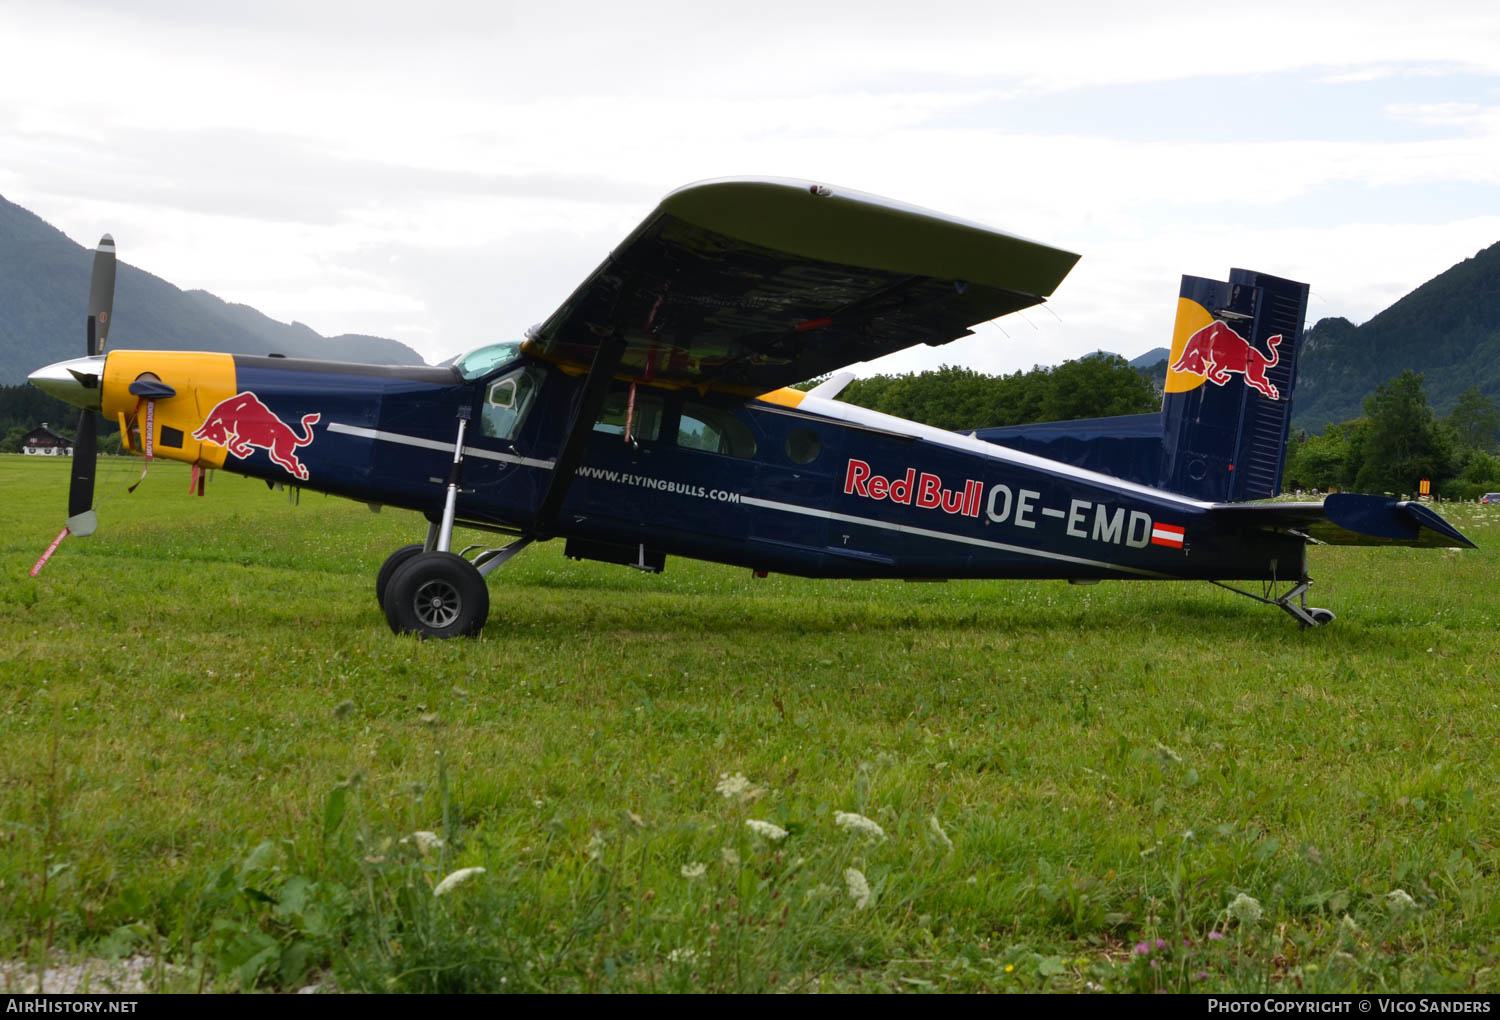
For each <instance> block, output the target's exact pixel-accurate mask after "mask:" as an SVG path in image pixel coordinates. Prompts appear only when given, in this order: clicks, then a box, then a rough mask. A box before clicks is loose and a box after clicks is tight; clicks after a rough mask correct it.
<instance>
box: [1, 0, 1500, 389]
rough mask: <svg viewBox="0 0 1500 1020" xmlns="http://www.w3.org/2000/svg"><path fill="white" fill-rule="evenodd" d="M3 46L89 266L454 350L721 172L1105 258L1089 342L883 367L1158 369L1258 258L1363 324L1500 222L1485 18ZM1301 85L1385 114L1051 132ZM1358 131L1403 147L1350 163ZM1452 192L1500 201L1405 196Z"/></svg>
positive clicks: (265, 10) (1058, 307)
mask: <svg viewBox="0 0 1500 1020" xmlns="http://www.w3.org/2000/svg"><path fill="white" fill-rule="evenodd" d="M0 40H3V42H0V58H3V59H0V147H3V149H4V151H5V152H6V160H5V166H4V167H0V187H3V189H4V193H5V195H6V197H7V198H10V199H11V200H13V201H17V202H19V203H21V204H22V205H25V206H26V207H28V208H30V209H32V210H33V211H35V212H37V213H38V214H39V215H42V216H43V217H44V218H46V219H48V220H50V221H51V222H53V223H54V224H55V225H57V226H59V227H60V228H62V229H63V230H65V231H67V232H68V233H70V234H71V235H72V236H73V237H74V238H75V239H76V240H79V241H80V242H81V243H85V244H89V243H92V241H93V240H94V239H95V238H96V237H97V236H98V234H100V233H102V232H103V231H104V230H110V231H112V232H113V233H114V234H115V235H116V237H117V238H118V240H119V241H120V244H121V254H122V257H123V258H124V259H125V260H126V261H128V262H131V263H133V264H136V265H139V266H141V267H143V268H146V269H148V270H149V271H151V272H154V273H156V274H157V275H160V276H162V277H164V278H166V279H168V280H170V281H171V282H173V283H176V284H178V285H179V286H183V287H185V288H190V287H201V288H204V289H208V290H211V291H213V292H214V293H216V294H219V295H220V296H221V297H224V298H225V299H227V300H232V301H240V302H246V303H250V304H254V305H256V306H257V307H259V308H260V309H261V310H262V311H264V312H266V313H267V314H269V315H272V316H273V317H276V318H279V319H283V320H291V319H297V320H300V321H304V322H307V323H308V324H309V325H311V326H313V328H315V329H317V330H319V331H320V332H323V333H341V332H368V333H376V334H381V335H386V336H394V337H396V338H397V339H402V340H405V341H407V342H410V343H412V344H414V345H416V346H418V347H419V349H420V350H422V351H423V353H424V354H426V355H428V356H429V357H430V358H436V357H438V356H441V355H446V354H451V353H453V352H454V351H455V350H457V349H459V348H462V347H466V346H469V345H470V344H472V343H476V342H479V341H481V340H485V339H490V338H494V337H497V336H506V335H510V336H514V335H517V334H518V333H519V332H520V331H521V330H522V329H524V328H525V327H526V326H527V325H529V324H530V323H532V322H534V321H536V320H538V319H541V318H543V317H544V316H545V315H546V314H547V313H548V312H550V311H551V309H552V308H553V307H555V305H556V303H557V302H559V301H561V300H562V299H563V298H564V297H565V296H566V295H567V294H568V293H569V292H570V291H571V290H572V288H573V286H574V285H575V284H576V283H577V282H578V281H579V280H580V279H582V277H583V275H584V274H586V273H587V272H588V271H589V270H590V269H592V267H593V266H594V265H595V264H597V262H598V261H599V260H600V259H601V258H602V257H603V256H604V255H605V254H606V253H607V252H608V251H609V249H610V248H611V247H612V246H613V245H614V244H616V243H617V242H618V241H619V240H620V239H621V238H623V237H624V236H625V234H627V233H628V232H629V231H630V229H631V228H632V227H633V226H634V225H635V223H636V222H638V221H639V219H640V218H641V217H643V216H644V215H645V214H646V213H647V212H648V211H649V210H650V208H651V206H652V204H653V202H654V201H655V199H656V197H658V196H659V195H661V194H663V193H665V192H666V191H668V190H669V189H671V188H672V187H675V186H677V185H679V184H682V183H685V182H687V181H690V180H696V179H702V178H707V177H717V176H725V175H736V174H771V175H782V176H785V175H795V176H800V177H806V178H810V179H816V180H824V181H828V182H831V183H835V184H842V185H845V186H849V187H855V188H858V189H860V190H864V191H871V192H875V193H878V194H885V195H889V196H891V197H893V198H898V199H902V200H906V201H910V202H913V203H916V204H919V205H924V206H928V207H931V208H935V209H940V210H943V211H945V212H950V213H953V214H955V215H959V216H962V217H965V218H968V219H973V220H978V221H980V222H985V223H989V224H992V225H994V226H997V227H1000V228H1002V229H1005V230H1009V231H1012V232H1015V233H1019V234H1022V235H1025V236H1031V237H1036V238H1038V239H1040V240H1043V241H1046V242H1048V243H1053V244H1057V245H1059V246H1061V247H1066V248H1069V249H1071V250H1074V251H1078V252H1080V253H1081V254H1082V255H1083V256H1084V259H1083V261H1082V262H1081V263H1080V265H1079V267H1078V268H1077V269H1076V270H1075V271H1074V274H1073V277H1072V278H1071V279H1070V280H1068V281H1067V282H1065V283H1064V284H1063V286H1062V288H1061V289H1060V290H1059V291H1058V294H1057V296H1056V299H1055V301H1054V304H1053V308H1054V310H1055V311H1056V313H1057V315H1058V316H1060V317H1061V319H1062V322H1058V321H1057V319H1056V318H1054V317H1053V316H1052V315H1051V314H1050V313H1048V312H1047V311H1036V312H1033V313H1028V315H1029V317H1030V320H1031V323H1032V324H1034V325H1032V324H1028V323H1027V322H1026V321H1025V320H1022V319H1019V318H1016V319H1012V320H1006V321H1005V322H1004V323H1003V324H1002V325H1003V328H1004V330H1005V331H1006V332H1008V333H1009V334H1010V335H1011V338H1012V339H1010V340H1007V339H1006V337H1005V336H1004V335H1003V334H1002V333H1001V332H1000V330H999V329H996V328H994V327H989V326H986V327H982V329H981V334H980V336H979V337H976V338H974V339H972V340H968V341H962V342H960V343H958V344H954V345H950V346H948V347H944V348H939V349H937V350H931V349H926V348H923V349H921V350H919V351H916V352H908V353H906V354H901V355H896V356H894V357H893V359H887V361H886V362H883V363H882V366H884V365H899V366H904V367H923V366H926V365H935V364H937V363H938V362H940V361H950V362H964V363H970V364H974V365H975V366H976V367H981V368H986V369H989V370H1001V369H1004V370H1013V369H1017V368H1026V367H1029V366H1030V365H1031V364H1032V363H1034V362H1038V361H1041V362H1050V361H1055V360H1057V359H1058V358H1060V357H1064V356H1076V355H1077V354H1082V353H1086V352H1087V351H1090V350H1093V349H1096V348H1098V347H1101V346H1102V347H1106V348H1109V349H1114V350H1119V351H1120V352H1121V353H1125V354H1127V355H1134V354H1136V353H1139V352H1140V351H1143V350H1145V349H1146V348H1148V347H1151V346H1154V345H1156V344H1158V343H1161V342H1162V341H1163V340H1164V338H1165V336H1166V335H1167V332H1168V331H1169V330H1170V315H1171V308H1172V302H1173V298H1174V297H1175V294H1176V289H1177V276H1178V274H1179V273H1181V272H1193V273H1197V274H1200V275H1210V276H1222V274H1223V273H1224V271H1225V270H1226V269H1227V268H1228V267H1229V266H1230V265H1243V266H1246V267H1247V268H1260V269H1265V270H1267V271H1270V272H1276V273H1278V274H1281V275H1287V276H1292V277H1294V278H1305V279H1308V280H1310V281H1311V282H1312V284H1313V288H1314V292H1315V294H1317V295H1319V298H1315V300H1314V308H1313V313H1314V317H1317V316H1318V315H1322V314H1344V315H1347V316H1349V317H1350V318H1353V319H1356V320H1359V319H1363V318H1366V317H1368V316H1369V315H1370V314H1373V313H1374V312H1375V311H1378V310H1379V308H1380V307H1383V304H1384V303H1388V302H1389V301H1390V300H1392V299H1393V298H1395V297H1398V296H1400V294H1402V293H1405V292H1406V291H1407V290H1409V289H1410V288H1411V287H1412V286H1415V285H1416V284H1418V283H1420V282H1422V281H1423V280H1425V279H1427V278H1429V277H1430V276H1431V275H1433V274H1435V273H1436V272H1439V271H1441V270H1442V269H1443V268H1446V266H1448V265H1449V264H1451V263H1452V262H1454V261H1456V260H1457V259H1459V258H1462V257H1464V256H1466V255H1469V254H1472V253H1473V251H1474V250H1475V249H1477V248H1478V247H1481V246H1483V245H1484V244H1487V243H1490V242H1492V241H1494V240H1496V239H1497V235H1500V229H1497V228H1500V225H1497V224H1496V223H1495V222H1494V220H1493V218H1488V217H1484V216H1483V215H1481V213H1482V212H1483V208H1485V207H1487V208H1495V207H1496V204H1495V202H1494V201H1493V199H1494V198H1495V197H1500V196H1496V195H1492V194H1490V193H1489V192H1487V191H1485V190H1483V189H1494V188H1500V117H1497V114H1496V110H1497V107H1500V102H1497V93H1500V9H1497V10H1492V9H1491V8H1490V7H1487V6H1483V5H1477V4H1471V3H1435V4H1426V5H1423V6H1422V7H1421V8H1420V9H1413V8H1411V7H1410V5H1408V4H1404V3H1376V4H1369V3H1365V4H1360V5H1358V6H1357V7H1348V8H1343V7H1339V6H1336V5H1315V6H1313V7H1312V8H1311V9H1307V8H1305V7H1304V5H1302V4H1300V3H1298V4H1292V3H1285V4H1283V3H1279V2H1278V3H1259V4H1257V7H1256V16H1255V17H1253V18H1247V17H1244V16H1243V14H1242V12H1237V11H1233V10H1229V9H1223V8H1213V7H1205V5H1202V4H1201V3H1193V4H1187V3H1182V4H1175V3H1174V4H1151V5H1145V6H1144V7H1143V6H1141V5H1135V6H1128V5H1127V6H1122V5H1118V4H1112V3H1102V2H1101V3H1072V4H1063V5H1050V6H1048V5H1042V6H1036V5H1034V6H1032V7H1031V8H1027V9H1025V10H1021V11H1017V10H1014V9H1009V8H1005V9H1002V8H999V7H996V6H994V5H993V4H987V3H943V2H938V3H930V4H926V5H923V7H922V9H921V11H920V12H915V11H914V10H913V9H912V8H911V7H910V6H909V5H900V6H897V5H890V6H882V5H869V4H867V3H864V4H853V3H844V2H833V3H824V4H817V5H804V4H793V3H762V4H756V5H752V6H745V7H723V6H721V5H703V4H691V3H686V2H683V3H670V4H668V3H653V4H644V5H627V6H618V5H609V6H606V5H603V4H558V5H537V4H519V3H502V4H478V3H456V2H444V3H437V4H433V5H426V6H424V7H423V8H422V12H421V13H420V15H418V14H417V13H416V12H415V11H414V9H413V8H411V7H410V5H409V4H397V3H394V2H386V0H379V2H373V3H371V2H359V3H353V2H347V3H346V2H325V3H318V4H304V3H301V2H295V3H293V2H290V0H288V2H282V0H276V2H271V3H262V4H254V5H242V6H240V7H237V8H222V7H221V6H220V5H205V4H200V3H190V2H187V0H146V2H144V3H139V4H133V5H130V6H129V7H121V6H119V5H116V4H106V3H102V2H101V3H94V2H76V0H75V2H63V3H46V4H41V3H32V2H27V0H21V2H14V0H13V2H11V3H9V4H7V5H5V7H4V8H3V9H0ZM1288 69H1301V70H1303V71H1305V72H1306V74H1307V76H1308V77H1307V81H1308V82H1309V85H1308V88H1312V87H1318V88H1321V89H1324V90H1326V91H1327V92H1328V93H1329V95H1332V96H1333V97H1334V99H1332V100H1329V101H1330V102H1345V103H1348V104H1350V105H1349V106H1348V107H1347V109H1348V111H1349V114H1350V116H1349V117H1348V118H1347V119H1346V118H1339V119H1338V120H1337V122H1335V123H1330V124H1329V130H1328V132H1327V134H1326V136H1324V137H1319V136H1318V135H1317V133H1316V132H1313V133H1312V134H1311V136H1309V133H1308V132H1307V131H1306V130H1304V131H1303V132H1302V133H1301V134H1293V133H1290V132H1288V133H1285V134H1283V135H1282V136H1276V135H1275V134H1274V129H1275V126H1276V124H1277V123H1278V122H1280V121H1286V122H1291V121H1294V120H1297V118H1298V114H1299V113H1300V112H1301V111H1299V110H1298V109H1297V108H1296V105H1295V103H1296V101H1295V99H1292V100H1287V99H1285V98H1284V96H1283V97H1282V98H1278V99H1277V100H1276V102H1277V103H1284V104H1286V105H1284V106H1273V107H1270V108H1266V109H1242V108H1238V107H1235V108H1226V109H1224V110H1223V112H1222V115H1221V116H1222V121H1223V122H1225V123H1233V122H1234V119H1235V118H1254V123H1255V125H1256V127H1257V129H1258V130H1259V131H1260V132H1261V134H1260V135H1258V136H1257V140H1256V141H1255V142H1254V144H1249V143H1246V142H1244V141H1240V140H1237V139H1235V138H1234V136H1233V133H1232V132H1228V133H1224V134H1220V135H1215V136H1213V137H1214V138H1225V137H1227V139H1228V140H1207V139H1199V138H1196V137H1195V136H1194V133H1193V131H1192V125H1191V124H1189V125H1187V129H1186V130H1184V131H1181V132H1179V133H1178V136H1177V137H1175V138H1174V137H1164V135H1163V132H1162V131H1161V130H1160V128H1161V125H1163V124H1172V123H1173V122H1174V118H1176V117H1178V116H1179V114H1178V111H1177V109H1176V107H1175V106H1174V105H1173V102H1172V99H1171V95H1172V94H1171V93H1168V94H1164V96H1163V98H1161V99H1159V100H1158V101H1159V102H1160V103H1161V106H1160V107H1152V108H1149V109H1140V110H1133V109H1132V110H1126V111H1125V112H1124V113H1125V116H1124V119H1121V120H1119V121H1116V122H1113V123H1111V124H1110V125H1109V126H1110V127H1111V128H1112V130H1109V131H1102V130H1100V129H1099V124H1098V122H1097V119H1096V120H1094V121H1089V120H1079V121H1073V120H1070V119H1069V118H1068V115H1067V114H1066V112H1060V113H1058V114H1056V115H1055V116H1053V117H1050V118H1049V119H1048V120H1046V121H1045V126H1040V127H1039V126H1037V124H1036V123H1028V122H1025V121H1024V119H1023V118H1019V117H1018V116H1016V115H1018V114H1021V113H1025V112H1027V111H1028V110H1029V109H1030V108H1031V107H1030V105H1029V104H1033V103H1038V102H1041V101H1042V100H1043V99H1045V98H1046V97H1056V96H1058V95H1061V94H1065V90H1068V89H1075V88H1079V87H1081V86H1085V85H1087V86H1101V85H1110V86H1123V85H1125V84H1126V83H1132V82H1169V83H1177V84H1174V85H1173V86H1172V87H1173V88H1174V89H1178V90H1179V91H1178V92H1177V93H1176V94H1177V95H1182V96H1184V97H1186V96H1188V95H1190V94H1191V90H1197V89H1202V88H1203V87H1204V83H1205V82H1206V81H1208V80H1209V79H1207V78H1205V77H1203V76H1213V78H1214V80H1221V79H1229V78H1231V77H1233V76H1242V77H1243V76H1261V78H1264V76H1267V75H1272V74H1275V73H1278V72H1284V71H1287V70H1288ZM1261 78H1255V77H1249V78H1246V79H1245V80H1251V81H1255V80H1261ZM1237 80H1238V79H1237ZM1449 80H1451V81H1453V82H1455V83H1460V84H1455V86H1454V89H1456V90H1457V91H1455V92H1454V93H1453V94H1442V93H1441V89H1439V90H1438V91H1437V92H1434V91H1433V88H1432V86H1433V83H1435V82H1436V83H1442V82H1444V81H1449ZM1319 82H1321V83H1322V84H1318V83H1319ZM1393 82H1394V83H1398V84H1399V85H1400V87H1402V88H1405V87H1407V86H1410V88H1411V89H1412V91H1411V96H1410V99H1409V101H1408V100H1406V99H1402V100H1401V101H1392V100H1391V98H1390V95H1391V93H1390V91H1389V88H1390V87H1391V83H1393ZM1476 83H1480V84H1476ZM1377 85H1379V86H1380V87H1381V88H1382V89H1383V91H1380V92H1379V93H1378V98H1374V97H1376V96H1377V93H1375V92H1371V91H1366V90H1368V89H1373V88H1374V87H1375V86H1377ZM1419 85H1420V86H1421V88H1420V89H1418V88H1417V86H1419ZM1320 95H1321V94H1320ZM1360 104H1365V105H1360ZM1371 104H1373V105H1371ZM1359 115H1363V116H1364V120H1360V116H1359ZM1346 121H1347V122H1348V123H1356V122H1358V123H1361V124H1368V125H1371V126H1369V127H1367V128H1362V129H1361V131H1360V132H1359V133H1358V136H1357V137H1355V138H1354V139H1352V140H1349V139H1348V137H1347V134H1345V133H1342V132H1341V131H1340V130H1336V129H1340V128H1342V127H1344V124H1345V122H1346ZM1266 132H1273V133H1272V134H1271V136H1270V137H1269V138H1267V137H1266V134H1265V133H1266ZM1438 188H1470V189H1476V190H1475V191H1474V192H1473V194H1474V195H1475V196H1481V197H1483V196H1487V197H1489V198H1490V201H1489V202H1488V203H1486V202H1484V201H1482V200H1478V201H1476V208H1475V209H1474V211H1473V214H1472V215H1469V214H1464V213H1463V212H1462V211H1459V212H1458V213H1455V212H1454V211H1453V210H1452V209H1437V208H1434V209H1432V210H1426V209H1422V210H1414V209H1412V208H1407V207H1400V206H1396V205H1393V204H1391V203H1397V202H1404V201H1406V200H1407V198H1406V196H1407V195H1408V194H1409V191H1408V190H1403V189H1419V190H1421V189H1426V190H1431V189H1438ZM1455 201H1459V200H1455ZM1299 203H1301V204H1299ZM1314 207H1315V208H1314ZM1309 209H1312V210H1313V211H1314V212H1316V213H1317V215H1316V216H1313V215H1311V214H1310V213H1309ZM1414 221H1415V222H1414ZM392 256H396V258H395V259H394V260H393V259H392ZM1320 299H1321V300H1320Z"/></svg>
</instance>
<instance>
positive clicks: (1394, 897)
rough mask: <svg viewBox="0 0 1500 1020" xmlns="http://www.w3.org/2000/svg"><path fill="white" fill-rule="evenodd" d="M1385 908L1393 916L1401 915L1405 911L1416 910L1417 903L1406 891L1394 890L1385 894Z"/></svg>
mask: <svg viewBox="0 0 1500 1020" xmlns="http://www.w3.org/2000/svg"><path fill="white" fill-rule="evenodd" d="M1385 908H1386V909H1387V910H1389V911H1390V912H1391V913H1393V914H1399V913H1401V912H1402V911H1405V910H1416V909H1417V901H1416V900H1414V899H1412V898H1411V893H1409V892H1407V891H1406V890H1405V889H1392V890H1391V891H1390V892H1388V893H1386V894H1385Z"/></svg>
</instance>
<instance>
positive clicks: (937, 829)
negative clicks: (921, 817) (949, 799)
mask: <svg viewBox="0 0 1500 1020" xmlns="http://www.w3.org/2000/svg"><path fill="white" fill-rule="evenodd" d="M927 827H928V828H929V829H931V830H932V834H933V836H935V837H936V838H937V841H938V842H939V843H941V844H943V846H945V847H947V848H948V849H949V850H952V849H953V840H951V839H949V838H948V834H947V833H946V832H944V831H943V823H942V822H939V821H938V816H937V815H929V816H928V818H927Z"/></svg>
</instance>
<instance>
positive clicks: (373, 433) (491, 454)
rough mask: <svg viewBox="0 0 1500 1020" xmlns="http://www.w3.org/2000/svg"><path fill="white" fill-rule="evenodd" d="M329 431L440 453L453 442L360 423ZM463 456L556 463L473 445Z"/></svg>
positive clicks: (528, 464) (333, 425)
mask: <svg viewBox="0 0 1500 1020" xmlns="http://www.w3.org/2000/svg"><path fill="white" fill-rule="evenodd" d="M328 431H329V432H340V433H343V434H344V435H346V436H358V437H360V438H361V439H379V440H382V441H383V442H387V443H400V444H401V445H402V446H415V447H418V448H420V449H423V450H438V451H441V452H442V453H452V452H453V444H452V443H443V442H439V441H438V440H436V439H422V438H419V437H417V436H408V435H404V434H402V433H400V432H383V431H381V430H380V429H367V428H364V427H363V426H360V425H342V424H340V423H338V422H332V423H330V424H329V426H328ZM464 456H465V457H478V458H479V459H480V460H498V461H504V462H505V463H506V464H521V465H523V466H525V467H534V468H548V469H549V470H550V469H551V468H553V467H555V466H556V465H557V461H555V460H537V459H536V458H535V457H522V456H519V455H517V454H514V453H501V452H499V451H498V450H481V449H479V448H478V447H475V446H465V447H464Z"/></svg>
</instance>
